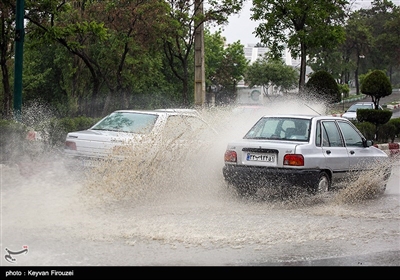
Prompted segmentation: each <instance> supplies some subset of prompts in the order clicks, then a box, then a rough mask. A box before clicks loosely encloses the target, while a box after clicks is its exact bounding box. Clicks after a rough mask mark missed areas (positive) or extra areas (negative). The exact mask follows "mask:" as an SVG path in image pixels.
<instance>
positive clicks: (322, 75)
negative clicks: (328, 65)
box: [306, 70, 341, 103]
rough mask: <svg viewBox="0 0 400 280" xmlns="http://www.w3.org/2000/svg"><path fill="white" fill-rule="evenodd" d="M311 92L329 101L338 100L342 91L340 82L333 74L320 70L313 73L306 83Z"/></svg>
mask: <svg viewBox="0 0 400 280" xmlns="http://www.w3.org/2000/svg"><path fill="white" fill-rule="evenodd" d="M306 88H307V90H308V91H309V92H311V93H313V94H315V95H316V96H320V97H322V99H324V100H326V101H327V102H328V103H333V102H338V101H340V99H341V93H340V89H339V86H338V84H337V83H336V81H335V79H334V78H333V77H332V75H331V74H330V73H328V72H326V71H323V70H321V71H318V72H315V73H314V74H312V75H311V77H310V79H309V80H308V82H307V84H306Z"/></svg>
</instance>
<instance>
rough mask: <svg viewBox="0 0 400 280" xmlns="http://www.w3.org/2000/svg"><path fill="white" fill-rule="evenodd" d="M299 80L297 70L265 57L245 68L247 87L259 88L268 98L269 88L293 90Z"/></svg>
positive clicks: (280, 61)
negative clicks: (262, 89)
mask: <svg viewBox="0 0 400 280" xmlns="http://www.w3.org/2000/svg"><path fill="white" fill-rule="evenodd" d="M298 78H299V73H298V72H297V70H296V69H295V68H293V67H291V66H288V65H286V64H285V63H284V61H283V60H282V59H280V60H274V59H269V58H268V55H265V56H264V57H263V58H262V59H261V58H259V59H257V60H256V61H254V62H253V63H252V64H251V65H250V66H248V67H247V71H246V75H245V82H246V83H247V84H248V85H249V87H254V86H261V87H262V88H264V90H265V92H264V94H265V95H267V96H268V89H269V88H270V87H278V88H280V89H281V90H283V91H287V90H291V89H293V88H295V86H296V83H297V81H298Z"/></svg>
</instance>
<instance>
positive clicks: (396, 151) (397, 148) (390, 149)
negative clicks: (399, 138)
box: [374, 143, 400, 157]
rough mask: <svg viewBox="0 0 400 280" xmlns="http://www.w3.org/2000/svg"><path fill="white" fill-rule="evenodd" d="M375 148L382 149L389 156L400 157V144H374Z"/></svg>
mask: <svg viewBox="0 0 400 280" xmlns="http://www.w3.org/2000/svg"><path fill="white" fill-rule="evenodd" d="M374 147H376V148H378V149H381V150H382V151H384V152H385V153H386V154H388V156H392V157H393V156H398V155H400V144H399V143H387V144H374Z"/></svg>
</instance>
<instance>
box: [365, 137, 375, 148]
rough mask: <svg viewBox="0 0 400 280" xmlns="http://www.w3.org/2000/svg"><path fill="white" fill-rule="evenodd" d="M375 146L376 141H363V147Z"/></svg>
mask: <svg viewBox="0 0 400 280" xmlns="http://www.w3.org/2000/svg"><path fill="white" fill-rule="evenodd" d="M373 145H374V141H372V140H367V139H365V138H364V139H363V146H364V147H371V146H373Z"/></svg>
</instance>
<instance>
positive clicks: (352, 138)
mask: <svg viewBox="0 0 400 280" xmlns="http://www.w3.org/2000/svg"><path fill="white" fill-rule="evenodd" d="M338 123H339V127H340V129H341V130H342V134H343V137H344V141H345V143H346V146H357V147H362V146H363V141H362V137H361V135H360V134H359V133H358V132H357V131H356V130H355V129H354V128H353V126H351V125H350V124H349V123H347V122H338Z"/></svg>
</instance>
